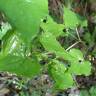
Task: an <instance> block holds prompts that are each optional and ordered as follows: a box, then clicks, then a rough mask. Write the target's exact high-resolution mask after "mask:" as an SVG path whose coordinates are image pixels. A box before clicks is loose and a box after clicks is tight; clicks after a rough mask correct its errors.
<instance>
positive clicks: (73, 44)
mask: <svg viewBox="0 0 96 96" xmlns="http://www.w3.org/2000/svg"><path fill="white" fill-rule="evenodd" d="M80 42H81V41H78V42H76V43H74V44H72V45H71V46H70V47H68V48H67V49H66V51H68V50H70V49H71V48H73V47H74V46H75V45H77V44H78V43H80Z"/></svg>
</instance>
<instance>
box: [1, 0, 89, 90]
mask: <svg viewBox="0 0 96 96" xmlns="http://www.w3.org/2000/svg"><path fill="white" fill-rule="evenodd" d="M0 11H1V12H3V13H4V14H5V16H6V19H7V21H8V22H9V23H10V25H11V26H12V29H11V30H8V29H7V28H6V27H4V30H5V31H4V32H3V31H2V30H1V32H3V35H2V37H1V38H0V39H1V40H2V42H3V45H2V50H1V53H0V70H1V71H9V72H13V73H16V74H18V75H23V76H27V77H33V76H35V75H37V74H39V73H40V71H41V68H42V66H41V65H40V62H39V60H40V59H42V54H44V53H52V54H53V53H54V54H55V55H56V57H55V58H53V59H48V58H47V59H48V61H49V62H48V63H47V65H48V66H47V69H48V72H49V74H50V76H52V78H53V79H54V81H55V87H56V88H57V89H67V88H69V87H71V86H73V85H74V84H75V76H76V75H86V76H88V75H90V73H91V64H90V62H89V61H86V60H84V57H83V53H82V52H81V51H80V50H79V49H70V51H66V50H65V49H64V48H63V47H62V46H61V44H60V43H59V41H58V40H57V38H58V37H59V36H64V37H68V36H70V34H71V33H70V31H67V32H64V31H63V30H64V29H66V30H67V29H73V30H75V29H76V27H77V25H82V26H87V21H86V19H84V18H83V19H82V18H81V17H80V16H79V15H78V16H77V14H75V13H74V12H72V11H71V10H69V9H67V8H64V11H65V13H64V18H65V22H64V24H57V23H56V22H55V21H53V19H52V17H50V16H49V14H48V1H47V0H29V1H27V0H15V1H14V0H7V1H6V0H1V1H0ZM73 17H75V18H74V20H73ZM44 20H45V22H44ZM82 20H84V22H83V21H82ZM40 29H41V30H40ZM35 37H36V38H35ZM36 40H37V41H36ZM34 42H35V43H34ZM78 42H79V40H78ZM39 44H40V45H39ZM41 45H42V48H41V49H44V50H43V51H42V50H40V48H38V47H41ZM37 49H38V50H37ZM58 58H63V60H65V61H67V62H62V61H60V60H58ZM81 69H82V70H81Z"/></svg>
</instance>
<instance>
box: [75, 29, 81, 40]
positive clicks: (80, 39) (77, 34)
mask: <svg viewBox="0 0 96 96" xmlns="http://www.w3.org/2000/svg"><path fill="white" fill-rule="evenodd" d="M76 33H77V36H78V39H79V41H81V38H80V35H79V32H78V29H77V28H76Z"/></svg>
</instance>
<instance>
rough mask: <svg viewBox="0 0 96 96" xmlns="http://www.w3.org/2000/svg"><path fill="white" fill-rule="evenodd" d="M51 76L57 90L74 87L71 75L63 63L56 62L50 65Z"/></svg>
mask: <svg viewBox="0 0 96 96" xmlns="http://www.w3.org/2000/svg"><path fill="white" fill-rule="evenodd" d="M48 71H49V74H50V75H51V76H52V78H53V79H54V81H55V87H56V89H62V90H63V89H67V88H70V87H72V85H73V83H74V81H73V78H72V76H71V74H70V73H68V72H66V67H65V66H64V64H63V63H61V62H59V61H57V60H54V61H53V62H52V63H51V64H49V69H48Z"/></svg>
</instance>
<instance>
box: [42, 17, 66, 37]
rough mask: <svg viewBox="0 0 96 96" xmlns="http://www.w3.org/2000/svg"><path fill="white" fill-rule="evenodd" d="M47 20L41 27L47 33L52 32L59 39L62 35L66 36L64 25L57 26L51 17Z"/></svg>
mask: <svg viewBox="0 0 96 96" xmlns="http://www.w3.org/2000/svg"><path fill="white" fill-rule="evenodd" d="M45 20H46V22H42V23H41V27H42V29H43V30H44V31H45V32H50V33H52V34H53V35H54V36H55V37H58V36H60V35H63V36H66V33H64V32H63V29H64V25H63V24H57V23H56V22H55V21H53V19H52V18H51V17H50V16H47V18H46V19H45Z"/></svg>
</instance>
